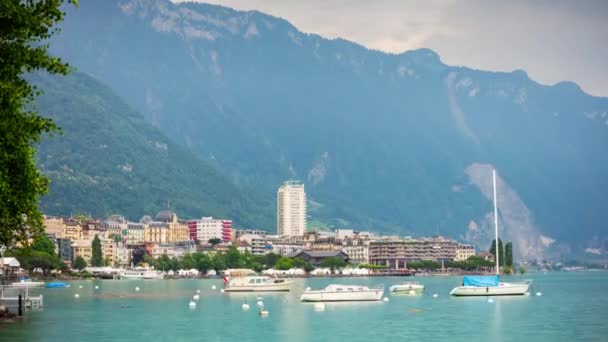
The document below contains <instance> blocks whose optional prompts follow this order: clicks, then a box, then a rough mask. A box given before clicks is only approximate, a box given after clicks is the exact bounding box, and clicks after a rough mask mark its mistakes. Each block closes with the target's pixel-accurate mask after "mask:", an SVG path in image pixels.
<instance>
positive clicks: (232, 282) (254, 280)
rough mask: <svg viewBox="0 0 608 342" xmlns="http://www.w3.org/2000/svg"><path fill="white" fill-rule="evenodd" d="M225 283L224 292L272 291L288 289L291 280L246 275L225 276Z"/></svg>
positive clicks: (291, 283) (291, 282)
mask: <svg viewBox="0 0 608 342" xmlns="http://www.w3.org/2000/svg"><path fill="white" fill-rule="evenodd" d="M225 285H226V287H225V288H224V291H226V292H273V291H289V290H290V289H291V285H293V281H292V280H286V279H278V278H270V277H267V276H246V277H236V278H232V279H227V278H225Z"/></svg>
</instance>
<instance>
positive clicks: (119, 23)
mask: <svg viewBox="0 0 608 342" xmlns="http://www.w3.org/2000/svg"><path fill="white" fill-rule="evenodd" d="M62 29H63V32H62V33H61V34H60V35H58V36H57V37H56V38H55V39H54V40H53V41H52V44H51V47H52V50H53V52H54V53H55V54H57V55H59V56H61V57H62V58H64V59H65V60H67V61H69V62H70V63H71V64H72V65H73V66H75V67H76V68H78V69H79V70H80V71H83V72H86V73H88V74H90V75H92V76H93V77H95V78H97V79H99V80H101V81H102V82H104V83H106V84H107V85H108V86H110V87H111V88H112V89H113V90H114V91H116V92H117V93H118V94H119V95H120V96H121V97H122V98H123V99H124V100H125V101H126V102H127V103H128V104H129V105H131V106H133V107H134V108H136V109H137V110H138V111H140V112H141V113H142V114H143V115H144V117H145V120H146V121H147V122H148V123H150V124H152V125H154V126H156V127H157V128H158V129H159V130H160V131H161V132H163V133H164V134H166V135H168V136H169V138H171V139H173V140H174V141H176V142H178V143H180V144H183V145H184V146H186V147H187V148H189V149H190V150H191V151H192V152H194V153H195V154H197V155H198V156H200V157H202V158H204V159H205V160H206V161H207V162H209V163H211V164H212V165H213V166H214V167H215V168H216V169H217V170H218V171H219V172H221V173H223V174H224V175H225V176H226V177H228V179H230V181H231V183H232V184H234V186H236V187H238V188H239V189H248V188H253V189H256V191H257V192H258V193H259V198H260V199H261V201H265V200H267V199H272V198H274V194H275V192H276V188H277V187H278V186H279V185H280V183H281V182H282V181H284V180H286V179H300V180H302V181H305V183H306V189H307V193H308V195H309V199H310V202H309V208H310V210H309V215H310V218H309V220H310V221H311V222H312V225H313V226H316V225H323V224H325V225H330V226H335V227H353V228H358V229H369V230H374V231H383V232H391V233H399V234H401V235H405V234H414V235H431V234H436V233H440V234H443V235H448V236H454V237H462V238H463V239H468V240H469V241H471V242H474V243H478V244H479V246H480V247H481V248H486V246H487V245H488V242H489V237H490V235H488V234H487V233H488V232H489V226H488V224H487V222H488V221H487V220H488V216H487V215H488V213H490V212H491V207H492V205H491V202H490V198H489V197H488V189H489V188H488V186H489V185H490V183H489V179H490V178H489V177H491V173H490V172H489V170H490V169H491V167H492V166H493V167H496V168H497V170H498V172H499V175H500V177H501V181H500V189H499V191H500V194H501V197H500V199H502V200H501V203H500V209H501V227H503V228H504V230H503V237H504V239H505V240H514V241H521V242H520V244H519V247H518V246H516V250H515V252H516V254H517V255H518V256H520V257H530V258H535V257H538V258H541V257H544V256H545V255H547V253H550V252H555V251H560V252H570V251H582V250H584V249H585V248H588V247H593V248H599V249H607V240H608V233H607V229H606V222H608V211H606V210H603V207H604V204H605V203H606V201H607V200H608V191H607V190H608V179H607V178H606V177H605V175H606V174H607V171H608V155H607V154H606V153H605V151H604V149H605V148H606V146H608V99H606V98H598V97H592V96H589V95H587V94H585V93H584V92H582V91H581V90H580V88H579V87H578V86H577V85H576V84H573V83H570V82H563V83H560V84H557V85H555V86H543V85H540V84H538V83H536V82H534V81H533V80H531V79H529V77H528V76H527V74H526V73H525V72H523V71H514V72H512V73H495V72H486V71H479V70H472V69H467V68H459V67H451V66H448V65H445V64H444V63H442V62H441V60H440V57H439V56H438V55H437V54H436V53H434V52H433V51H431V50H427V49H421V50H415V51H407V52H404V53H402V54H386V53H382V52H379V51H373V50H369V49H366V48H365V47H362V46H360V45H357V44H353V43H351V42H348V41H345V40H340V39H336V40H328V39H324V38H323V37H320V36H317V35H312V34H304V33H301V32H299V31H298V30H297V29H296V28H295V27H293V26H292V25H291V24H289V23H288V22H286V21H285V20H282V19H280V18H276V17H272V16H268V15H264V14H262V13H259V12H255V11H253V12H239V11H234V10H232V9H229V8H224V7H219V6H212V5H205V4H192V3H183V4H173V3H171V2H169V1H167V0H130V1H126V0H125V1H88V2H82V3H81V4H80V6H79V8H78V9H76V10H73V9H71V8H69V9H68V15H67V18H66V21H65V23H64V24H63V25H62ZM61 124H62V123H61V122H60V125H61ZM124 148H125V149H129V146H125V147H124ZM142 153H144V152H142ZM185 156H186V155H184V157H185ZM151 158H154V157H151ZM184 162H186V163H187V162H188V161H184ZM210 182H212V181H211V180H210ZM207 184H209V183H207ZM218 184H222V186H223V184H224V183H218ZM185 186H188V187H189V188H191V189H194V190H195V191H206V190H205V189H204V187H205V186H203V185H202V184H201V186H200V187H193V186H192V185H191V184H186V185H185ZM230 186H231V185H230ZM142 187H143V188H145V187H146V182H142ZM219 188H221V187H218V188H217V189H218V190H217V191H220V190H219ZM63 191H67V190H63ZM67 199H68V198H67V197H66V200H67ZM175 200H177V199H175ZM100 201H102V202H103V201H111V199H100ZM183 201H187V199H183ZM91 205H96V204H94V203H92V204H91ZM97 205H102V204H97ZM221 206H222V205H221V204H218V207H221ZM235 219H236V217H235ZM248 223H251V225H252V226H256V227H259V228H266V229H269V230H274V229H275V227H274V224H272V223H270V224H269V223H268V220H262V219H261V218H260V219H259V220H254V221H251V222H250V221H248ZM524 246H525V247H524ZM549 247H550V248H549Z"/></svg>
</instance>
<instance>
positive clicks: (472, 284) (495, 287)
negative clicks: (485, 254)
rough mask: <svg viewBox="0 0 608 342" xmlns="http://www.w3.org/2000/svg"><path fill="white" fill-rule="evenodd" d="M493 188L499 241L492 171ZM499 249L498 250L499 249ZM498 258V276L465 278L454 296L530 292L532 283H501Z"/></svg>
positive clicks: (496, 234) (508, 294)
mask: <svg viewBox="0 0 608 342" xmlns="http://www.w3.org/2000/svg"><path fill="white" fill-rule="evenodd" d="M492 186H493V189H494V236H495V238H494V241H499V240H498V204H497V200H496V170H492ZM497 249H498V248H497ZM495 254H496V257H495V258H494V259H495V261H496V275H494V276H465V277H464V279H463V282H462V286H458V287H455V288H454V289H452V291H450V295H452V296H463V297H464V296H521V295H524V294H526V292H528V290H529V288H530V285H531V284H532V281H531V280H529V281H525V282H519V283H506V282H500V279H499V274H500V266H499V265H500V263H499V259H500V257H499V253H495Z"/></svg>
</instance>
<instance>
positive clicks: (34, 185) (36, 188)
mask: <svg viewBox="0 0 608 342" xmlns="http://www.w3.org/2000/svg"><path fill="white" fill-rule="evenodd" d="M64 2H65V1H64V0H40V1H34V0H30V1H19V0H3V1H0V244H2V245H8V246H13V245H15V244H16V243H17V242H26V241H27V240H28V239H29V238H30V237H32V236H38V235H41V234H42V233H43V232H44V227H43V222H42V214H41V212H40V210H39V208H38V197H39V196H40V195H42V194H44V193H45V192H46V191H47V189H48V183H49V181H48V178H46V177H45V176H44V175H43V174H42V173H41V172H40V171H39V170H38V169H37V167H36V162H35V159H34V157H35V154H36V143H38V142H39V141H40V138H41V136H42V134H44V133H48V132H52V131H54V130H56V129H57V127H56V126H55V124H54V123H53V121H52V120H50V119H48V118H44V117H41V116H40V115H39V114H38V113H37V112H36V110H35V109H34V108H33V106H32V101H33V99H34V96H35V95H37V90H36V87H35V86H33V85H31V84H30V83H28V82H27V81H26V80H25V79H24V77H23V76H24V74H25V73H28V72H32V71H35V70H46V71H47V72H49V73H52V74H67V73H68V70H69V69H68V65H67V64H65V63H63V62H62V61H61V60H60V59H59V58H57V57H53V56H51V55H49V54H48V47H49V46H48V44H47V43H46V41H47V40H48V39H49V38H50V37H51V36H52V35H53V33H55V32H56V28H55V24H56V23H57V22H59V21H61V20H62V19H63V17H64V12H62V11H61V5H62V4H63V3H64ZM70 2H72V3H74V4H76V0H71V1H70Z"/></svg>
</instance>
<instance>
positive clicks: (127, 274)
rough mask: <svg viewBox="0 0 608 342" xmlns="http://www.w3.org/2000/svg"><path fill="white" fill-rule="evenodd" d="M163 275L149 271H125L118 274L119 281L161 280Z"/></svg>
mask: <svg viewBox="0 0 608 342" xmlns="http://www.w3.org/2000/svg"><path fill="white" fill-rule="evenodd" d="M163 278H164V274H163V272H160V271H154V270H149V269H134V270H126V271H123V272H122V273H121V274H120V279H163Z"/></svg>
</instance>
